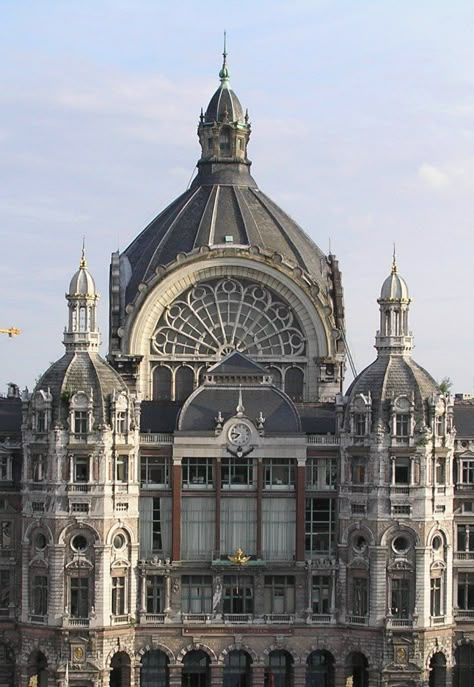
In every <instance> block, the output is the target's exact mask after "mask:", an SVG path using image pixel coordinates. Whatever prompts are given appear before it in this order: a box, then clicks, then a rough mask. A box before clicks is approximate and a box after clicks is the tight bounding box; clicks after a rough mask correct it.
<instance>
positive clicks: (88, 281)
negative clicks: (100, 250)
mask: <svg viewBox="0 0 474 687" xmlns="http://www.w3.org/2000/svg"><path fill="white" fill-rule="evenodd" d="M69 295H70V296H95V295H96V290H95V282H94V279H93V278H92V275H91V274H90V272H89V271H88V269H87V262H86V259H85V257H84V251H82V258H81V262H80V264H79V269H78V270H77V272H76V273H75V275H74V276H73V278H72V279H71V283H70V284H69Z"/></svg>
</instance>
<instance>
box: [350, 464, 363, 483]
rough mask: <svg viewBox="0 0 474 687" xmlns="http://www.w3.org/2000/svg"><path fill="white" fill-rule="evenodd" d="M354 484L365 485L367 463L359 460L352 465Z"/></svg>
mask: <svg viewBox="0 0 474 687" xmlns="http://www.w3.org/2000/svg"><path fill="white" fill-rule="evenodd" d="M351 467H352V484H365V461H364V460H362V459H361V458H357V459H355V460H354V462H353V463H352V465H351Z"/></svg>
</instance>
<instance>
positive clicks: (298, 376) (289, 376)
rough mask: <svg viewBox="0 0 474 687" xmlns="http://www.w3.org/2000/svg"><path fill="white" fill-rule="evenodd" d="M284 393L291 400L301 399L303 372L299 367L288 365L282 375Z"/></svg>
mask: <svg viewBox="0 0 474 687" xmlns="http://www.w3.org/2000/svg"><path fill="white" fill-rule="evenodd" d="M284 385H285V393H286V394H287V395H288V396H289V397H290V398H291V400H292V401H295V402H298V401H302V400H303V397H304V372H303V370H302V369H301V368H300V367H296V366H293V367H288V368H287V370H286V371H285V377H284Z"/></svg>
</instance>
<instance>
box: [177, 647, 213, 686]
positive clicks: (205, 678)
mask: <svg viewBox="0 0 474 687" xmlns="http://www.w3.org/2000/svg"><path fill="white" fill-rule="evenodd" d="M209 664H210V659H209V656H208V655H207V654H206V653H205V652H204V651H190V652H189V653H187V654H186V656H185V657H184V659H183V672H182V680H181V685H182V687H210V684H211V671H210V665H209Z"/></svg>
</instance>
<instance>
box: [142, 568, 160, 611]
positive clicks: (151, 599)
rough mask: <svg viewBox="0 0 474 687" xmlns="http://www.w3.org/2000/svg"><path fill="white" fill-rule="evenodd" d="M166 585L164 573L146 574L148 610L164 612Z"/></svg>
mask: <svg viewBox="0 0 474 687" xmlns="http://www.w3.org/2000/svg"><path fill="white" fill-rule="evenodd" d="M163 589H164V585H163V576H162V575H147V576H146V612H147V613H163V608H164V592H163Z"/></svg>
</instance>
